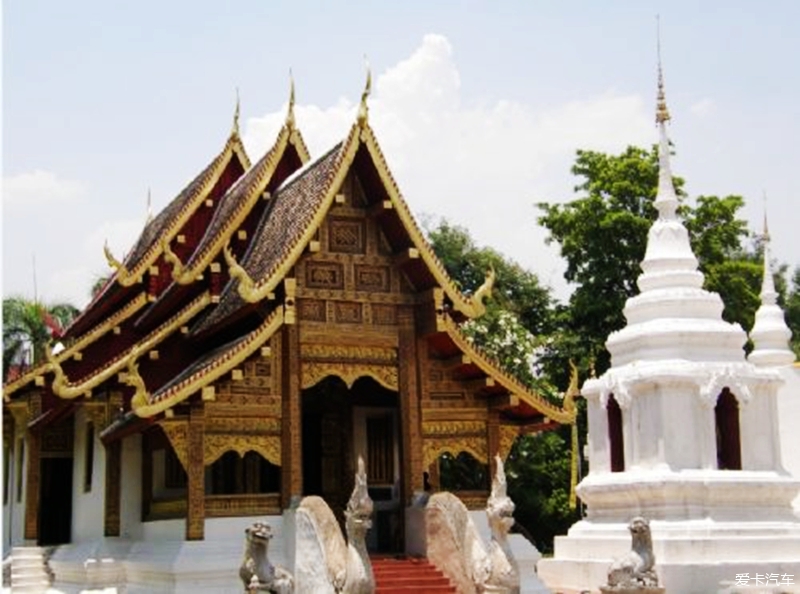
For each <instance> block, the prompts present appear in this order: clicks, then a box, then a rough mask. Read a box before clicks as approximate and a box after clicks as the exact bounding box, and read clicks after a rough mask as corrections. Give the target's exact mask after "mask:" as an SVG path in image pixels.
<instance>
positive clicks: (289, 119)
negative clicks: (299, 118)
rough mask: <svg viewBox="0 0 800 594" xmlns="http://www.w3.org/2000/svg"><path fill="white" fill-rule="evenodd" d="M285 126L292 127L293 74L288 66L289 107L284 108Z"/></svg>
mask: <svg viewBox="0 0 800 594" xmlns="http://www.w3.org/2000/svg"><path fill="white" fill-rule="evenodd" d="M286 127H287V128H294V76H292V69H291V68H289V107H288V108H287V110H286Z"/></svg>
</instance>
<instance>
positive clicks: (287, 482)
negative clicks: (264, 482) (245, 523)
mask: <svg viewBox="0 0 800 594" xmlns="http://www.w3.org/2000/svg"><path fill="white" fill-rule="evenodd" d="M279 342H280V353H281V366H280V370H281V409H282V410H281V416H282V417H283V419H282V422H281V428H282V429H281V505H282V506H283V508H284V509H287V508H289V506H290V505H291V501H292V497H300V496H301V495H302V494H303V441H302V430H303V418H302V414H303V413H302V406H301V397H302V393H301V389H300V364H301V363H300V336H299V330H298V327H297V325H296V324H291V325H285V326H284V327H283V333H282V335H281V337H280V340H279Z"/></svg>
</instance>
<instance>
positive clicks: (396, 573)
mask: <svg viewBox="0 0 800 594" xmlns="http://www.w3.org/2000/svg"><path fill="white" fill-rule="evenodd" d="M372 573H373V575H374V576H375V594H410V593H411V592H415V593H416V594H423V593H424V594H455V592H456V589H455V588H454V587H453V585H452V584H451V583H450V580H448V579H447V577H445V575H444V574H442V572H441V571H439V570H438V569H436V567H434V566H433V565H431V564H430V563H429V562H428V560H427V559H424V558H417V557H412V558H376V559H372Z"/></svg>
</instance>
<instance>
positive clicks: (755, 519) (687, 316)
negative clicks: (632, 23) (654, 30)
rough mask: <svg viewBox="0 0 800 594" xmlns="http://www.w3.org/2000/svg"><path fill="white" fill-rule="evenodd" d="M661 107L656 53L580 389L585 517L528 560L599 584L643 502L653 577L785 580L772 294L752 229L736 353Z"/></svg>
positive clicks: (548, 573)
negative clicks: (614, 263)
mask: <svg viewBox="0 0 800 594" xmlns="http://www.w3.org/2000/svg"><path fill="white" fill-rule="evenodd" d="M668 120H669V114H668V112H667V106H666V101H665V99H664V91H663V81H662V77H661V69H660V66H659V92H658V109H657V116H656V121H657V123H658V127H659V132H660V145H659V169H660V170H659V182H658V192H657V196H656V200H655V206H656V208H657V209H658V219H657V220H656V221H655V222H654V223H653V225H652V226H651V228H650V231H649V235H648V241H647V250H646V254H645V257H644V260H643V261H642V263H641V268H642V274H641V275H640V276H639V278H638V286H639V289H640V293H639V294H638V295H636V296H634V297H631V298H630V299H628V301H627V303H626V305H625V310H624V314H625V318H626V320H627V325H626V326H625V327H624V328H623V329H621V330H619V331H617V332H614V333H612V334H611V335H610V336H609V337H608V340H607V342H606V347H607V348H608V350H609V351H610V353H611V358H612V361H611V363H612V364H611V368H610V369H609V370H608V371H607V372H606V373H604V374H603V375H602V376H601V377H599V378H590V379H588V380H587V381H586V382H585V383H584V384H583V386H582V389H581V393H582V395H583V397H585V398H586V400H587V412H588V427H589V438H588V446H587V447H588V451H589V474H588V475H587V476H586V477H585V478H584V480H583V481H582V482H581V483H580V485H578V495H579V496H580V497H581V499H582V501H583V502H584V503H585V504H586V506H587V510H588V512H587V516H586V517H585V518H584V519H582V520H581V521H579V522H577V523H576V524H574V525H573V526H572V527H571V528H570V530H569V532H568V534H567V535H566V536H561V537H556V541H555V555H554V557H553V558H552V559H544V560H542V561H541V562H540V563H539V565H538V569H539V575H540V577H541V578H542V579H543V580H544V581H545V583H547V585H548V586H550V587H551V588H553V589H555V590H559V589H565V590H569V591H580V590H583V589H587V590H588V589H594V588H597V587H598V586H599V585H601V584H605V583H606V572H607V570H608V567H609V564H610V563H611V561H612V560H613V559H614V558H615V557H618V556H621V555H623V554H624V553H626V552H627V551H628V550H629V548H630V535H629V533H628V529H627V525H628V522H630V521H631V519H632V518H634V517H635V516H643V517H645V518H647V519H648V520H649V521H650V529H651V532H652V540H653V549H654V553H655V557H656V569H657V571H658V574H659V576H660V583H661V585H663V586H664V587H665V588H666V591H667V592H681V593H682V594H693V593H697V594H705V593H709V592H722V591H725V592H728V591H731V590H729V588H730V587H731V586H732V585H750V586H758V585H760V586H762V587H763V586H765V585H769V586H775V589H774V590H768V591H795V590H794V589H789V590H783V589H781V588H782V587H785V586H786V585H789V584H794V585H793V586H792V588H797V583H798V577H800V516H798V515H795V514H794V513H793V508H792V501H793V499H794V498H795V497H796V496H797V494H798V489H800V475H796V476H794V477H792V476H791V475H790V474H789V473H788V472H787V471H786V469H785V468H784V466H783V463H782V453H781V446H782V445H783V446H784V447H786V446H787V445H788V444H789V439H790V434H793V435H794V437H792V438H791V439H793V444H794V446H793V448H792V450H793V452H792V455H793V456H795V457H794V458H793V459H794V460H795V461H796V460H797V458H796V456H797V454H796V452H797V443H798V441H797V437H796V435H797V433H796V428H795V427H792V426H790V424H791V423H792V422H793V421H795V420H796V417H795V418H794V419H790V418H784V419H780V418H779V412H781V411H783V412H787V413H788V412H789V410H790V409H791V408H792V407H794V410H797V406H798V404H797V403H798V396H799V395H800V392H797V387H798V384H799V383H800V382H798V378H797V369H796V368H795V369H792V368H791V367H790V365H791V364H792V363H793V362H794V354H793V353H792V352H791V350H790V349H789V347H788V341H789V338H790V336H791V334H790V332H789V330H788V328H787V326H786V322H785V320H784V316H783V312H782V311H781V310H780V308H779V307H778V306H777V305H776V297H777V295H776V293H775V290H774V286H773V279H772V272H771V270H770V266H769V242H768V234H766V233H765V236H766V237H767V242H766V249H765V255H764V281H763V289H762V293H761V298H762V305H761V308H760V309H759V311H758V313H757V316H756V322H755V325H754V327H753V329H752V332H751V334H750V338H751V339H752V341H753V344H754V349H753V351H752V352H751V353H750V355H749V358H746V357H745V350H744V346H745V343H746V341H747V339H748V336H747V334H746V333H745V331H744V330H743V329H742V328H741V327H740V326H739V325H738V324H730V323H727V322H725V321H724V320H723V319H722V309H723V304H722V300H721V299H720V297H719V295H717V294H716V293H711V292H708V291H705V290H704V289H703V288H702V285H703V275H702V273H701V272H700V271H699V270H698V265H697V259H696V258H695V256H694V254H693V253H692V249H691V246H690V243H689V235H688V232H687V230H686V227H685V226H684V225H683V223H682V222H681V220H680V218H679V217H678V216H677V212H676V211H677V208H678V198H677V196H676V193H675V189H674V187H673V183H672V173H671V170H670V157H669V141H668V138H667V132H666V122H667V121H668ZM765 231H766V226H765ZM786 380H790V381H788V382H787V383H786V384H784V382H785V381H786ZM784 385H785V386H786V387H787V388H788V389H789V390H792V392H790V393H787V392H786V391H785V390H784ZM782 441H783V444H782V443H781V442H782ZM737 576H742V578H741V580H742V581H740V580H739V578H737ZM756 576H760V578H759V580H760V583H759V581H757V578H756ZM765 576H769V580H770V581H769V582H767V581H766V579H767V578H766V577H765ZM745 577H747V578H748V580H749V581H747V582H745V581H743V580H744V579H745ZM736 591H738V590H736ZM754 591H764V590H762V589H759V588H755V590H754Z"/></svg>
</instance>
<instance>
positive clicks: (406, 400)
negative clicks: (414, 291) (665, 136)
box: [398, 306, 424, 505]
mask: <svg viewBox="0 0 800 594" xmlns="http://www.w3.org/2000/svg"><path fill="white" fill-rule="evenodd" d="M398 323H399V326H400V328H399V336H398V344H399V353H398V383H399V397H400V425H401V427H402V460H403V489H402V497H403V501H404V502H405V505H408V504H409V503H411V498H412V496H413V495H414V493H417V492H422V490H423V475H422V471H423V468H422V435H421V431H420V410H419V359H418V356H417V355H418V352H417V346H418V345H417V337H416V329H415V326H414V309H413V307H411V306H406V307H402V308H400V310H399V311H398ZM419 340H424V339H419Z"/></svg>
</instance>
